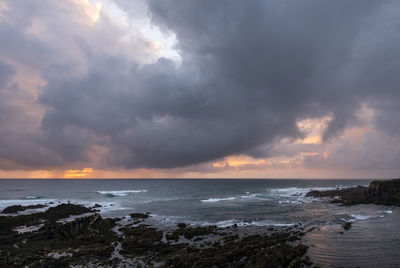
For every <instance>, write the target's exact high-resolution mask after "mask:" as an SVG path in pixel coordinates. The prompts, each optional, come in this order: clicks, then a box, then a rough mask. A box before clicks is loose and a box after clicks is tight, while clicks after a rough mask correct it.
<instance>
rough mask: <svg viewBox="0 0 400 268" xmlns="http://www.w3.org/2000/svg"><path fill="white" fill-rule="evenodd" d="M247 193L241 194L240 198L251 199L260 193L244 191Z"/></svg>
mask: <svg viewBox="0 0 400 268" xmlns="http://www.w3.org/2000/svg"><path fill="white" fill-rule="evenodd" d="M246 193H247V195H241V196H240V198H243V199H253V198H256V197H257V196H259V195H261V194H250V193H249V192H246Z"/></svg>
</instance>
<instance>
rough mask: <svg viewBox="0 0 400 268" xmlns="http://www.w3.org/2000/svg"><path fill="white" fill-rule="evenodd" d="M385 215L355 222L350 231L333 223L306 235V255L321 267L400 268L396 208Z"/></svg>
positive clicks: (399, 244) (398, 214)
mask: <svg viewBox="0 0 400 268" xmlns="http://www.w3.org/2000/svg"><path fill="white" fill-rule="evenodd" d="M384 212H385V211H384ZM386 213H387V214H390V215H388V216H385V217H371V218H369V219H366V220H356V221H355V222H353V227H352V228H351V229H350V230H349V231H345V230H343V228H342V227H341V226H340V225H337V224H335V225H325V226H322V227H321V228H320V229H319V230H316V231H313V232H311V233H308V234H307V235H306V236H305V237H304V243H305V244H306V245H308V246H310V247H309V250H308V256H309V257H310V258H311V259H312V260H313V262H314V263H315V264H319V265H320V266H321V267H400V232H399V223H400V213H399V209H394V210H393V213H388V212H386ZM341 232H342V233H343V234H341Z"/></svg>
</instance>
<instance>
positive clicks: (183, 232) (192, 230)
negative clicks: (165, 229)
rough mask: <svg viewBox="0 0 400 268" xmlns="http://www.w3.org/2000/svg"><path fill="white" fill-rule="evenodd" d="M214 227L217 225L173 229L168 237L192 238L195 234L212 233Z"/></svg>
mask: <svg viewBox="0 0 400 268" xmlns="http://www.w3.org/2000/svg"><path fill="white" fill-rule="evenodd" d="M216 228H217V226H215V225H210V226H199V227H186V228H180V229H177V230H175V231H173V232H172V234H171V236H170V237H173V238H175V239H176V237H179V236H184V237H185V238H186V239H192V238H193V237H196V236H203V235H209V234H213V233H214V232H215V229H216ZM167 239H168V238H167ZM175 239H174V240H175Z"/></svg>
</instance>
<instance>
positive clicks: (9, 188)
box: [0, 179, 400, 267]
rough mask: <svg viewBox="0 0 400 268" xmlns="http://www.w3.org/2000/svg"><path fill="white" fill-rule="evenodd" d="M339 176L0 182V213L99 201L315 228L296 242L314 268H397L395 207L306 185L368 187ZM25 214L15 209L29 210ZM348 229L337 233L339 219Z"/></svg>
mask: <svg viewBox="0 0 400 268" xmlns="http://www.w3.org/2000/svg"><path fill="white" fill-rule="evenodd" d="M370 181H371V180H361V179H358V180H345V179H329V180H328V179H107V180H105V179H102V180H95V179H90V180H89V179H87V180H83V179H76V180H74V179H68V180H63V179H46V180H33V179H2V180H0V210H2V209H4V208H5V207H7V206H10V205H16V204H21V205H31V204H43V203H47V204H50V205H57V204H59V203H65V202H71V203H77V204H83V205H87V206H93V205H94V204H99V205H101V207H100V213H101V214H102V216H103V217H124V216H127V215H129V214H130V213H133V212H141V213H145V212H149V213H150V214H151V217H150V219H149V220H148V222H149V223H150V224H153V225H155V226H158V227H159V228H172V227H175V226H176V224H177V223H179V222H185V223H187V224H191V225H196V226H202V225H217V226H219V227H227V226H232V225H234V224H236V225H237V226H239V227H240V228H243V229H244V230H246V228H248V230H262V229H263V228H270V227H275V228H289V227H294V226H304V227H306V228H309V229H310V228H312V227H316V228H315V230H314V231H312V232H308V233H307V234H306V235H305V236H304V237H303V239H302V241H303V243H304V244H306V245H308V246H309V250H308V253H307V254H308V256H309V257H310V258H311V260H312V261H313V262H314V263H315V264H318V265H320V266H321V267H400V209H399V208H397V207H391V206H376V205H355V206H341V205H338V204H331V203H329V202H328V201H327V200H325V199H317V198H311V197H306V196H305V195H306V193H307V192H309V191H310V190H330V189H337V188H345V187H351V186H357V185H364V186H366V185H368V184H369V182H370ZM31 212H32V211H29V210H27V211H25V212H22V213H31ZM347 221H350V222H352V228H351V229H350V230H349V231H344V230H343V228H342V227H341V226H342V224H344V223H345V222H347Z"/></svg>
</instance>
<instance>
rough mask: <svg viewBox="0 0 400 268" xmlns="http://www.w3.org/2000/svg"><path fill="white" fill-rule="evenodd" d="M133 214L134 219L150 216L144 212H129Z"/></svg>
mask: <svg viewBox="0 0 400 268" xmlns="http://www.w3.org/2000/svg"><path fill="white" fill-rule="evenodd" d="M129 215H130V216H131V218H132V219H147V218H148V217H150V215H149V214H148V213H146V214H144V213H131V214H129Z"/></svg>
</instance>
